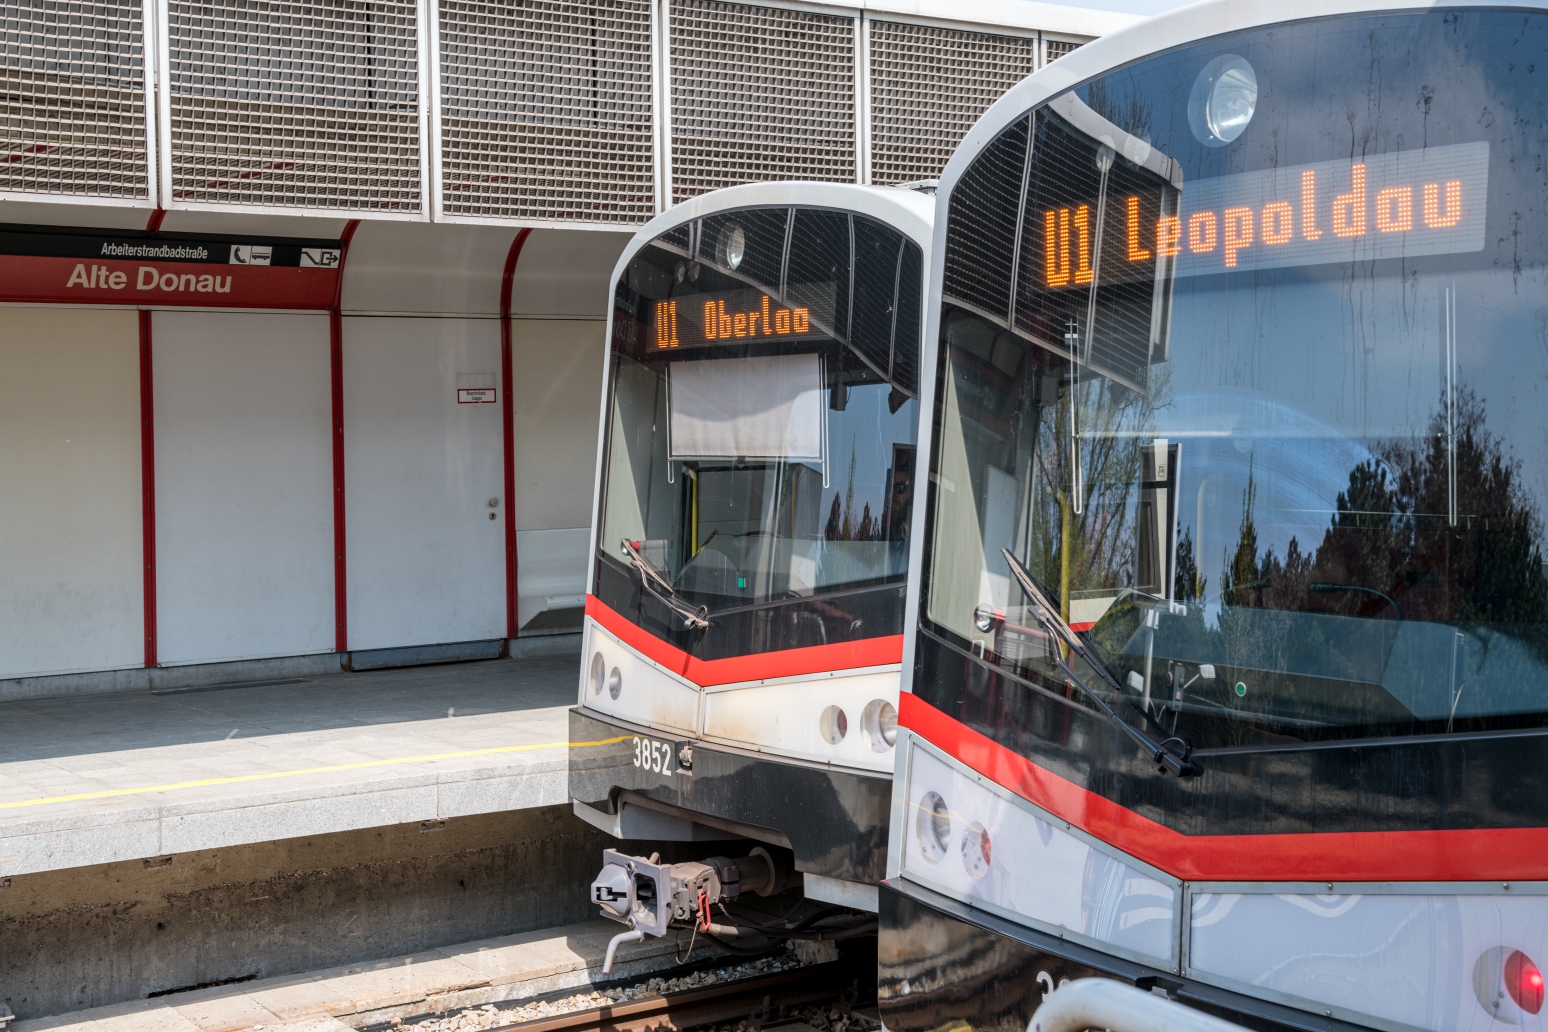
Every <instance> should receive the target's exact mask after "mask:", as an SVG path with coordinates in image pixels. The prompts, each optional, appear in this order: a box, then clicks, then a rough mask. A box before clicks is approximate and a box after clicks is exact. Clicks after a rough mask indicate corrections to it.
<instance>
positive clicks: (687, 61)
mask: <svg viewBox="0 0 1548 1032" xmlns="http://www.w3.org/2000/svg"><path fill="white" fill-rule="evenodd" d="M671 21H672V25H671V34H672V196H673V199H674V201H681V200H686V199H687V198H689V197H694V196H697V195H698V194H701V193H704V192H705V191H708V190H714V189H717V188H719V187H722V186H731V185H733V184H736V183H747V182H753V181H767V180H773V179H824V180H834V181H839V182H849V183H852V182H854V181H855V22H854V19H852V18H835V17H831V16H828V15H821V14H812V13H809V12H807V11H787V10H779V9H775V8H768V7H749V6H745V5H743V4H731V3H720V2H717V0H673V3H672V12H671Z"/></svg>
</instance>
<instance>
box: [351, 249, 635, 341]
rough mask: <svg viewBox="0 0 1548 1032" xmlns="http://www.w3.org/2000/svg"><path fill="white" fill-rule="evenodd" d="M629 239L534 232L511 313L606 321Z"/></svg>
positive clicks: (521, 265)
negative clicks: (609, 290)
mask: <svg viewBox="0 0 1548 1032" xmlns="http://www.w3.org/2000/svg"><path fill="white" fill-rule="evenodd" d="M630 236H631V234H629V233H600V232H587V233H577V232H575V231H574V230H565V229H534V230H533V231H532V235H531V236H530V237H528V238H527V242H526V244H524V245H523V246H522V249H521V261H520V262H519V263H517V265H516V277H515V279H514V280H512V282H511V312H512V314H514V315H518V316H527V317H530V318H538V319H541V318H551V317H554V316H560V317H570V318H574V317H581V318H590V319H605V318H606V317H607V306H608V296H607V285H608V279H609V277H611V276H612V274H613V266H614V265H616V264H617V263H618V256H619V255H620V254H623V249H624V245H625V244H627V243H628V242H629V240H630ZM350 260H351V261H353V260H354V259H353V256H352V257H351V259H350ZM347 275H348V274H347V273H346V276H347Z"/></svg>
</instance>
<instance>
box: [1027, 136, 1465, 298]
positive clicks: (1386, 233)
mask: <svg viewBox="0 0 1548 1032" xmlns="http://www.w3.org/2000/svg"><path fill="white" fill-rule="evenodd" d="M1488 192H1489V145H1488V144H1487V143H1482V142H1480V143H1464V144H1454V145H1449V146H1443V147H1428V148H1425V149H1423V150H1407V151H1397V152H1395V153H1392V154H1382V155H1373V156H1370V157H1366V158H1363V159H1361V160H1357V161H1352V162H1351V161H1347V160H1344V161H1322V162H1316V163H1313V164H1306V165H1291V166H1286V167H1284V168H1275V169H1262V170H1259V171H1256V172H1244V173H1240V174H1238V175H1231V176H1220V177H1218V178H1214V179H1203V180H1199V181H1197V182H1193V183H1186V184H1184V186H1183V188H1182V190H1181V200H1180V204H1179V205H1178V208H1177V211H1176V213H1175V214H1160V213H1157V212H1156V211H1155V205H1154V203H1153V201H1152V199H1151V198H1149V197H1145V196H1142V195H1140V194H1129V195H1127V196H1118V197H1115V196H1111V195H1109V198H1108V211H1109V216H1108V232H1112V231H1113V230H1115V229H1121V230H1122V240H1123V244H1122V245H1121V246H1118V247H1114V246H1111V245H1110V244H1107V243H1104V244H1103V245H1102V252H1103V253H1102V256H1101V266H1100V271H1099V272H1096V270H1095V267H1094V264H1093V262H1094V256H1093V254H1092V247H1093V238H1094V236H1095V230H1096V220H1095V216H1094V215H1093V212H1094V210H1095V207H1096V205H1095V202H1094V201H1093V202H1090V203H1075V204H1069V205H1061V206H1059V207H1057V208H1048V209H1046V210H1045V211H1043V212H1042V218H1041V220H1040V221H1041V224H1042V230H1043V245H1044V246H1043V268H1042V272H1043V277H1042V279H1043V286H1044V287H1046V288H1051V289H1060V288H1067V287H1078V286H1084V285H1088V284H1090V283H1091V282H1092V278H1093V274H1094V272H1095V274H1096V276H1097V278H1098V279H1100V280H1102V281H1104V282H1111V281H1115V280H1116V281H1122V280H1129V279H1135V278H1140V277H1150V276H1152V275H1154V269H1155V264H1154V263H1155V260H1156V259H1157V258H1162V259H1170V260H1171V264H1172V267H1173V268H1172V274H1173V275H1175V276H1201V275H1207V274H1209V273H1218V272H1233V271H1239V270H1243V269H1272V268H1283V267H1287V266H1296V265H1321V264H1327V263H1330V262H1349V261H1372V260H1377V259H1382V258H1405V257H1407V258H1414V257H1419V256H1422V255H1434V254H1458V253H1465V252H1471V251H1478V250H1480V249H1482V248H1483V245H1484V230H1485V226H1486V223H1487V221H1488V219H1487V215H1488V211H1487V208H1488ZM1115 206H1116V207H1115ZM1114 214H1116V215H1117V217H1118V218H1119V219H1121V220H1122V222H1121V223H1120V224H1119V225H1114V224H1113V215H1114Z"/></svg>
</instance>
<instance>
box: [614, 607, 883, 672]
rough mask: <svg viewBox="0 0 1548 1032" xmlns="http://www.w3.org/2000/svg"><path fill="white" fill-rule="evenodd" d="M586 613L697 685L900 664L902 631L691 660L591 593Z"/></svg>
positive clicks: (642, 652)
mask: <svg viewBox="0 0 1548 1032" xmlns="http://www.w3.org/2000/svg"><path fill="white" fill-rule="evenodd" d="M586 615H587V616H589V617H591V618H592V619H593V620H595V621H596V622H597V623H599V624H601V625H602V626H603V627H605V628H606V629H607V630H608V631H609V632H610V633H611V634H612V635H613V636H614V637H616V638H617V639H618V640H619V641H621V642H623V643H624V644H625V645H627V646H629V647H630V648H631V649H634V650H635V651H636V652H638V653H640V654H641V655H643V656H645V657H646V658H648V659H651V660H654V661H655V662H657V663H659V664H661V665H662V666H664V667H666V668H667V669H668V670H671V671H673V672H675V673H677V674H681V675H682V676H683V677H686V678H687V679H688V680H690V681H692V682H693V683H694V684H697V685H700V686H701V687H710V686H712V685H717V684H735V683H736V682H737V681H756V680H758V679H759V678H762V677H797V676H799V675H801V674H823V673H827V672H828V671H829V670H850V669H853V668H855V667H868V666H884V665H886V664H888V663H901V662H903V635H901V634H889V635H885V636H884V637H880V638H864V639H862V640H860V641H846V642H840V643H838V644H836V645H812V646H808V647H807V648H802V649H782V650H781V651H779V652H759V653H756V654H754V655H751V656H734V657H732V658H730V659H695V658H694V657H693V656H690V655H689V654H688V653H686V652H684V651H683V650H682V649H679V648H677V647H675V646H672V645H668V644H667V643H666V642H664V641H662V640H661V639H660V638H658V637H656V636H655V635H653V634H651V633H650V632H649V631H645V630H642V629H641V628H640V627H639V626H638V625H637V624H633V623H630V622H629V621H628V620H626V619H624V618H623V617H622V616H620V615H619V614H618V613H616V612H614V611H613V610H612V609H610V608H609V607H608V606H607V605H606V604H605V603H603V602H602V600H601V599H599V598H597V597H596V596H595V595H587V596H586Z"/></svg>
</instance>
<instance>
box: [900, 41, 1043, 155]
mask: <svg viewBox="0 0 1548 1032" xmlns="http://www.w3.org/2000/svg"><path fill="white" fill-rule="evenodd" d="M1036 61H1037V40H1036V39H1027V38H1022V37H1018V36H997V35H991V34H989V33H984V32H962V31H959V30H955V29H941V28H934V27H931V26H924V25H905V24H901V23H898V22H885V21H873V22H872V23H871V181H872V182H875V183H908V182H913V181H915V180H919V179H934V178H936V177H937V176H939V175H940V174H941V169H943V168H945V167H946V162H947V160H948V159H949V158H950V157H951V153H952V151H953V150H955V149H956V147H957V144H958V143H960V142H962V137H963V136H965V135H967V131H968V130H969V129H971V128H972V126H973V123H974V122H976V121H978V116H979V115H981V114H983V113H984V111H985V110H986V109H987V108H988V107H989V105H990V104H992V103H994V102H995V101H996V100H997V99H999V96H1000V94H1002V93H1004V92H1005V91H1006V90H1008V89H1010V88H1011V87H1012V86H1014V85H1016V83H1018V82H1020V81H1021V80H1022V79H1025V78H1026V77H1027V76H1029V75H1031V74H1032V72H1033V71H1034V70H1035V68H1036Z"/></svg>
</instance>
